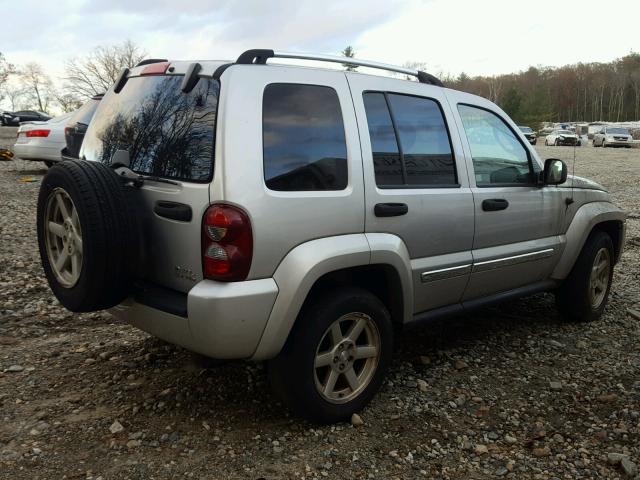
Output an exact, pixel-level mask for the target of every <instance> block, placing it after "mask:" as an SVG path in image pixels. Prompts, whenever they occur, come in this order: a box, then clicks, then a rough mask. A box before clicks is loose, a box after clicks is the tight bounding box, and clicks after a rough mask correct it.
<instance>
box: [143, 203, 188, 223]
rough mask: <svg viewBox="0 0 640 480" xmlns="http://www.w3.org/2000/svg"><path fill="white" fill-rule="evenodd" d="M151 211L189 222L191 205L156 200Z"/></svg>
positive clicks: (161, 215)
mask: <svg viewBox="0 0 640 480" xmlns="http://www.w3.org/2000/svg"><path fill="white" fill-rule="evenodd" d="M153 211H154V212H155V213H156V215H158V216H160V217H164V218H169V219H171V220H177V221H179V222H190V221H191V217H192V214H191V207H190V206H189V205H185V204H184V203H177V202H167V201H164V200H159V201H157V202H156V206H155V207H154V208H153Z"/></svg>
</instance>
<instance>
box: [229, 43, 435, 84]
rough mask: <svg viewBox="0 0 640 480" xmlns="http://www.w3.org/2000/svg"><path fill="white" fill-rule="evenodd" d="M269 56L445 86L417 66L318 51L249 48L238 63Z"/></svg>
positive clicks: (255, 61) (256, 61) (262, 61)
mask: <svg viewBox="0 0 640 480" xmlns="http://www.w3.org/2000/svg"><path fill="white" fill-rule="evenodd" d="M269 58H292V59H296V60H316V61H319V62H331V63H341V64H343V65H353V66H356V67H368V68H377V69H379V70H387V71H390V72H396V73H404V74H405V75H411V76H414V77H417V78H418V81H419V82H420V83H427V84H429V85H436V86H438V87H444V84H443V83H442V82H441V81H440V80H439V79H438V78H436V77H434V76H433V75H431V74H429V73H427V72H423V71H421V70H416V69H415V68H406V67H400V66H397V65H389V64H386V63H379V62H371V61H369V60H358V59H356V58H348V57H339V56H337V55H322V54H316V53H293V52H280V51H275V50H267V49H253V50H247V51H246V52H244V53H242V55H240V56H239V57H238V59H237V60H236V63H237V64H241V65H249V64H257V65H264V64H266V63H267V59H269Z"/></svg>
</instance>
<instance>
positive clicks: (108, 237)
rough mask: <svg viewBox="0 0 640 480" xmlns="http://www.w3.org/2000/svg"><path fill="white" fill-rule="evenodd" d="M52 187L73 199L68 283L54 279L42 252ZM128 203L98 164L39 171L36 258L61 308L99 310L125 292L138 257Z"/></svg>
mask: <svg viewBox="0 0 640 480" xmlns="http://www.w3.org/2000/svg"><path fill="white" fill-rule="evenodd" d="M56 189H62V190H64V192H66V194H67V195H68V196H69V197H70V198H71V200H72V201H73V204H74V206H75V209H76V211H77V213H78V220H79V224H80V228H81V231H82V233H81V236H82V264H81V268H80V275H79V278H78V279H77V281H76V283H75V284H74V285H72V286H70V287H65V286H63V285H62V284H61V283H60V281H59V280H58V278H57V277H56V275H55V273H54V272H53V270H52V266H51V264H50V259H49V256H48V254H47V247H46V240H45V235H46V231H45V221H46V208H47V203H48V200H49V197H50V196H51V195H52V193H53V192H54V190H56ZM56 191H59V190H56ZM131 204H132V202H129V201H127V192H126V190H125V187H124V185H123V184H122V183H121V181H120V180H119V178H118V176H117V175H116V174H115V173H114V172H113V171H112V170H111V169H110V168H109V167H106V166H104V165H102V164H101V163H98V162H86V161H67V162H57V164H56V165H54V166H52V167H51V168H50V169H49V171H48V172H47V174H46V175H45V177H44V179H43V181H42V185H41V187H40V193H39V196H38V218H37V222H38V225H37V227H38V245H39V249H40V258H41V261H42V267H43V269H44V272H45V275H46V277H47V280H48V282H49V286H50V287H51V290H52V291H53V293H54V294H55V296H56V298H57V299H58V300H59V301H60V303H61V304H62V305H64V306H65V307H66V308H67V309H69V310H71V311H73V312H91V311H97V310H103V309H105V308H110V307H113V306H114V305H117V304H118V303H120V302H121V301H122V300H124V299H125V298H126V297H127V295H128V294H129V293H130V291H131V285H132V281H133V278H134V274H135V271H136V268H137V267H136V265H137V259H138V258H139V255H138V251H137V250H138V248H137V246H138V240H137V237H138V234H137V231H138V230H137V226H136V221H135V215H134V213H133V211H132V207H131V206H130V205H131Z"/></svg>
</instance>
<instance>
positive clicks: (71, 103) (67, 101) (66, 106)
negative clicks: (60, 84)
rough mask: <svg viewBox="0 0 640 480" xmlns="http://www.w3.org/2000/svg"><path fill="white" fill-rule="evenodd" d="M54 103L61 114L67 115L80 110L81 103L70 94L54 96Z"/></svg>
mask: <svg viewBox="0 0 640 480" xmlns="http://www.w3.org/2000/svg"><path fill="white" fill-rule="evenodd" d="M56 103H57V104H58V105H59V106H60V108H61V109H62V111H63V112H65V113H68V112H73V111H74V110H77V109H78V108H80V107H81V106H82V103H83V102H82V100H80V99H79V98H78V97H77V96H75V95H74V94H72V93H58V94H56Z"/></svg>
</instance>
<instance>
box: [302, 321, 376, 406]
mask: <svg viewBox="0 0 640 480" xmlns="http://www.w3.org/2000/svg"><path fill="white" fill-rule="evenodd" d="M380 347H381V346H380V333H379V332H378V327H377V326H376V324H375V322H374V321H373V320H372V319H371V317H370V316H369V315H366V314H364V313H359V312H353V313H348V314H346V315H343V316H342V317H340V318H339V319H337V320H336V321H335V322H333V323H332V324H331V326H330V327H329V328H328V329H327V330H326V332H325V333H324V335H323V336H322V339H321V341H320V344H319V345H318V348H317V350H316V356H315V365H314V372H315V384H316V388H317V390H318V393H320V395H321V396H322V397H323V398H324V399H325V400H327V401H329V402H331V403H346V402H349V401H350V400H353V399H354V398H356V397H357V396H358V395H360V394H361V393H362V391H363V390H364V389H365V388H367V385H369V383H370V382H371V379H372V378H373V375H374V374H375V372H376V369H377V368H378V361H379V358H380Z"/></svg>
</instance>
